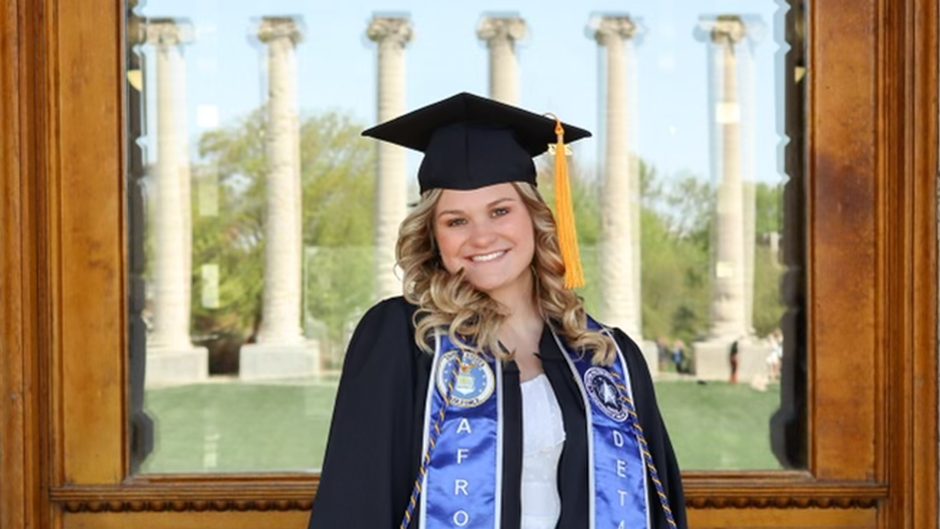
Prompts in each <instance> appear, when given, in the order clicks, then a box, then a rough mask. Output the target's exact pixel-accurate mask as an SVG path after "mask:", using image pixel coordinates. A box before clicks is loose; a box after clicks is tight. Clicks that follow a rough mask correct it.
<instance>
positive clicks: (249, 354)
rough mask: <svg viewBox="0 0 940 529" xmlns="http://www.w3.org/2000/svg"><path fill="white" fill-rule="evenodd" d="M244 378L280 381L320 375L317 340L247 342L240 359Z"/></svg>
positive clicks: (240, 375)
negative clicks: (279, 342)
mask: <svg viewBox="0 0 940 529" xmlns="http://www.w3.org/2000/svg"><path fill="white" fill-rule="evenodd" d="M238 364H239V365H238V378H240V379H241V380H280V379H289V378H303V377H312V376H317V375H319V374H320V346H319V344H318V343H317V342H315V341H308V342H302V343H299V344H296V345H273V344H246V345H243V346H242V348H241V352H240V353H239V360H238Z"/></svg>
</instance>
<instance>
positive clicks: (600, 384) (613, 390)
mask: <svg viewBox="0 0 940 529" xmlns="http://www.w3.org/2000/svg"><path fill="white" fill-rule="evenodd" d="M584 389H585V390H587V393H588V395H590V396H591V400H592V401H593V402H594V405H595V406H597V407H598V408H600V410H601V411H602V412H604V415H606V416H608V417H610V418H611V419H613V420H615V421H617V422H623V421H625V420H627V408H626V407H625V406H624V405H623V402H622V401H621V400H620V392H619V391H617V386H616V385H615V384H614V379H613V378H612V377H611V376H610V373H608V372H607V370H606V369H603V368H600V367H591V368H589V369H588V370H587V371H585V372H584Z"/></svg>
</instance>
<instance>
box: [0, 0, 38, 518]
mask: <svg viewBox="0 0 940 529" xmlns="http://www.w3.org/2000/svg"><path fill="white" fill-rule="evenodd" d="M38 15H39V10H37V9H35V7H34V6H33V5H31V4H30V3H28V2H26V1H23V0H0V94H2V97H0V256H2V268H0V395H2V398H0V428H2V430H0V527H3V528H8V527H9V528H14V527H43V526H45V525H47V524H46V520H45V517H44V513H45V512H47V511H48V506H49V503H48V501H47V498H46V497H45V496H44V495H43V494H42V491H43V487H44V486H45V483H43V482H42V480H41V476H42V468H43V461H44V456H45V455H46V451H45V448H46V445H45V444H44V443H43V442H42V438H41V437H40V436H39V435H38V432H39V425H40V424H41V423H42V418H41V413H42V410H43V402H44V388H46V387H48V385H47V384H42V383H40V378H39V377H40V365H39V356H38V355H37V354H36V350H37V348H38V347H39V336H40V332H39V322H38V314H37V306H38V300H37V289H36V285H37V283H38V281H39V279H40V277H41V272H40V267H39V266H38V263H39V262H40V257H39V246H40V245H39V242H38V241H39V240H40V238H39V237H37V226H36V218H37V216H36V205H37V204H38V203H39V199H38V197H39V194H38V190H37V186H36V182H35V180H33V179H31V178H29V176H30V175H33V174H38V172H39V171H40V170H41V167H40V165H41V162H40V158H39V157H38V156H37V149H38V145H37V141H36V131H37V129H40V128H41V127H40V125H41V122H40V121H38V120H39V119H40V118H39V114H40V113H39V111H38V110H37V109H38V107H39V106H40V105H41V104H42V102H43V101H44V94H45V92H44V85H43V84H42V82H41V80H42V79H44V76H43V75H41V72H40V74H36V73H35V72H34V71H33V68H37V67H38V68H40V69H41V68H42V66H43V63H42V62H41V61H39V60H36V61H31V60H29V59H30V58H31V57H34V56H36V55H37V50H38V49H39V43H38V41H35V40H32V39H28V38H24V36H25V35H31V34H35V33H36V32H37V24H38V22H37V20H38Z"/></svg>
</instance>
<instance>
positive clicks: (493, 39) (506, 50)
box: [477, 15, 526, 105]
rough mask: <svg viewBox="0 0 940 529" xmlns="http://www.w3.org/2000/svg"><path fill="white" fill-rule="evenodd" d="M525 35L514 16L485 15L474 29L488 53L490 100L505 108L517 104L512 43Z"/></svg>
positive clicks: (516, 69) (516, 68)
mask: <svg viewBox="0 0 940 529" xmlns="http://www.w3.org/2000/svg"><path fill="white" fill-rule="evenodd" d="M525 35H526V24H525V20H523V19H522V18H519V17H515V16H488V15H485V16H484V17H483V18H482V19H481V20H480V24H479V26H477V37H478V38H480V40H482V41H484V42H486V47H487V49H488V50H489V56H490V57H489V62H490V64H489V66H490V71H489V82H490V93H489V95H490V98H491V99H495V100H497V101H501V102H503V103H506V104H509V105H518V104H519V61H518V58H517V57H516V42H517V41H519V40H520V39H522V38H524V37H525Z"/></svg>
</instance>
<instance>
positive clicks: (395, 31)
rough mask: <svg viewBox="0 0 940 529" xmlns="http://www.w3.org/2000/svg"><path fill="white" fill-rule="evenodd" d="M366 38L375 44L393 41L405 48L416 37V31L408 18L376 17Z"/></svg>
mask: <svg viewBox="0 0 940 529" xmlns="http://www.w3.org/2000/svg"><path fill="white" fill-rule="evenodd" d="M366 36H367V37H369V40H371V41H373V42H380V43H381V42H388V41H392V42H397V43H398V44H400V45H402V46H404V45H405V44H408V42H410V41H411V39H412V38H413V37H414V29H413V28H412V26H411V20H410V19H409V18H408V17H406V16H387V15H374V16H373V17H372V20H371V21H369V27H368V28H367V29H366Z"/></svg>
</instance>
